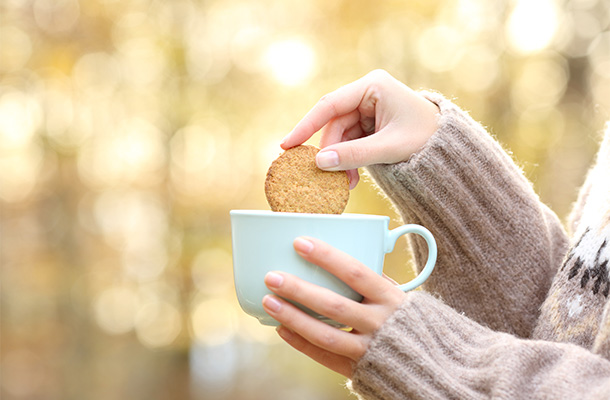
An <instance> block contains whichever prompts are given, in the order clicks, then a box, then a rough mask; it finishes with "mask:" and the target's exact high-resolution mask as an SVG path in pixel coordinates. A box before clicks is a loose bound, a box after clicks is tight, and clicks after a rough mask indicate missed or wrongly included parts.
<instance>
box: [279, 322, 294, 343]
mask: <svg viewBox="0 0 610 400" xmlns="http://www.w3.org/2000/svg"><path fill="white" fill-rule="evenodd" d="M275 331H276V332H277V334H278V335H280V337H281V338H282V339H284V340H290V339H291V338H292V336H293V334H292V331H291V330H290V329H288V328H285V327H283V326H281V325H280V326H278V327H277V328H275Z"/></svg>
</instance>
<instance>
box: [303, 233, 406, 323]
mask: <svg viewBox="0 0 610 400" xmlns="http://www.w3.org/2000/svg"><path fill="white" fill-rule="evenodd" d="M293 245H294V249H295V250H296V252H297V253H298V254H299V255H300V256H301V257H303V258H304V259H305V260H307V261H309V262H311V263H313V264H315V265H318V266H320V267H322V268H324V269H325V270H326V271H328V272H329V273H331V274H333V275H334V276H336V277H337V278H339V279H340V280H341V281H343V282H345V283H346V284H347V285H348V286H349V287H351V288H352V289H354V290H355V291H356V292H358V293H360V294H361V295H362V296H364V297H365V298H366V299H367V300H369V302H372V303H388V302H391V303H396V304H398V303H400V302H401V301H402V294H403V293H402V291H401V290H400V289H398V288H396V287H395V286H394V285H392V284H391V283H390V282H389V281H388V280H387V279H385V278H383V277H382V276H380V275H377V273H375V272H374V271H373V270H371V269H370V268H368V267H367V266H365V265H364V264H362V263H361V262H360V261H358V260H356V259H355V258H353V257H352V256H350V255H348V254H346V253H344V252H342V251H340V250H337V249H335V248H334V247H332V246H331V245H329V244H327V243H325V242H323V241H321V240H319V239H315V238H310V237H298V238H296V239H295V240H294V242H293ZM352 326H353V325H352ZM354 327H355V328H358V327H356V326H354Z"/></svg>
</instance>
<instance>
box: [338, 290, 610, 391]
mask: <svg viewBox="0 0 610 400" xmlns="http://www.w3.org/2000/svg"><path fill="white" fill-rule="evenodd" d="M350 385H351V389H352V390H354V391H355V392H356V393H358V394H359V395H361V396H362V397H363V398H366V399H405V398H413V399H437V398H459V399H488V398H505V399H551V398H552V399H577V398H578V399H607V398H608V393H610V362H609V361H608V360H606V359H604V358H602V357H600V356H598V355H595V354H593V353H591V352H589V351H587V350H585V349H583V348H582V347H579V346H575V345H571V344H565V343H551V342H544V341H533V340H524V339H518V338H516V337H514V336H511V335H508V334H504V333H498V332H493V331H491V330H490V329H487V328H484V327H482V326H481V325H478V324H476V323H475V322H473V321H472V320H469V319H468V318H466V317H464V316H463V315H460V314H458V313H456V312H455V311H454V310H452V309H451V308H449V307H447V306H446V305H445V304H443V303H442V302H441V301H439V300H438V299H436V298H434V297H432V296H430V295H428V294H426V293H423V292H411V293H409V294H408V296H407V299H406V301H405V302H404V303H403V304H402V305H401V306H400V307H399V309H398V310H397V311H396V313H394V314H393V315H392V317H390V319H389V320H388V321H387V323H386V324H384V325H383V326H382V327H381V328H380V329H379V331H378V332H377V334H376V336H375V339H374V340H373V341H372V342H371V344H370V347H369V350H368V351H367V353H366V354H365V355H364V356H363V357H362V358H361V359H360V361H359V362H358V364H357V366H356V369H355V371H354V374H353V376H352V381H351V382H350Z"/></svg>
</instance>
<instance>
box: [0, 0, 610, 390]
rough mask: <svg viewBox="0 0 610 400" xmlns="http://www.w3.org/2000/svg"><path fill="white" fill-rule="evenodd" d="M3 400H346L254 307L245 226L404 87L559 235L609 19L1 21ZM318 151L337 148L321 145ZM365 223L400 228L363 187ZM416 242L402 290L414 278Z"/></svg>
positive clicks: (590, 1)
mask: <svg viewBox="0 0 610 400" xmlns="http://www.w3.org/2000/svg"><path fill="white" fill-rule="evenodd" d="M0 12H1V13H0V201H1V204H2V208H1V214H0V218H1V220H0V224H1V225H0V226H1V230H0V240H1V242H0V263H1V264H0V265H1V270H0V273H1V277H0V278H1V291H0V296H1V297H0V298H1V302H2V303H1V313H0V322H1V332H0V333H1V335H0V344H1V346H0V363H1V378H0V379H1V385H0V388H1V396H2V398H3V399H7V400H8V399H74V400H76V399H78V400H81V399H93V400H98V399H99V400H106V399H244V400H250V399H270V398H272V399H275V398H286V399H293V400H298V399H321V400H324V399H328V400H330V399H345V398H348V397H349V395H348V392H347V391H346V389H344V388H343V386H342V385H343V379H342V377H340V376H338V375H336V374H334V373H332V372H329V371H327V370H325V369H323V368H322V367H320V366H318V365H317V364H315V363H313V362H312V361H310V360H308V359H307V358H305V357H304V356H302V355H300V354H298V353H296V352H294V351H293V350H291V349H290V348H288V346H285V345H284V344H283V343H281V342H280V340H279V339H278V338H277V337H276V335H275V332H274V331H273V329H271V328H267V327H263V326H260V325H259V324H258V323H257V322H256V320H254V319H253V318H251V317H248V316H246V315H245V314H244V313H243V312H241V310H240V309H239V307H238V305H237V300H236V298H235V295H234V289H233V280H232V279H233V278H232V270H231V268H232V266H231V239H230V224H229V210H231V209H267V208H268V206H267V203H266V201H265V198H264V193H263V181H264V175H265V173H266V170H267V168H268V165H269V164H270V162H271V160H273V159H274V158H275V157H276V156H277V155H278V154H279V151H280V149H279V146H278V143H279V141H280V139H281V138H282V137H283V136H284V135H285V134H286V133H287V132H289V131H290V129H291V128H292V127H293V126H294V125H295V124H296V122H297V121H298V120H299V119H300V118H301V117H302V116H303V115H304V114H305V113H306V112H307V110H308V109H309V108H310V107H311V106H313V104H314V103H315V102H316V101H317V100H318V99H319V98H320V97H321V96H322V95H323V94H325V93H327V92H329V91H331V90H333V89H335V88H337V87H339V86H340V85H343V84H345V83H348V82H350V81H352V80H355V79H357V78H359V77H361V76H363V75H364V74H366V73H367V72H369V71H370V70H373V69H376V68H383V69H386V70H387V71H389V72H390V73H391V74H393V75H394V76H395V77H397V78H398V79H400V80H402V81H403V82H405V83H406V84H408V85H410V86H411V87H413V88H415V89H418V88H426V89H433V90H438V91H440V92H442V93H443V94H444V95H446V96H447V97H449V98H452V99H453V100H454V101H455V102H456V103H457V104H459V105H460V106H461V107H462V108H464V109H466V110H469V111H470V113H471V115H472V116H473V117H474V118H475V119H476V120H479V121H481V122H482V123H483V124H484V125H485V126H486V127H488V129H489V130H490V131H491V132H492V134H493V135H495V136H496V137H497V138H498V139H499V140H500V141H501V143H502V144H503V145H504V146H505V147H506V149H508V150H509V151H511V152H512V154H513V156H514V157H515V159H516V160H517V161H518V163H519V165H521V166H522V167H523V169H524V171H525V173H526V174H527V176H528V177H529V178H530V179H531V180H532V182H533V184H534V186H535V188H536V190H537V191H538V193H539V194H540V196H541V198H542V200H543V201H544V202H545V203H547V204H549V205H550V206H551V207H552V208H553V209H554V210H555V211H556V212H557V213H558V214H559V215H560V216H561V217H562V218H563V217H565V215H566V214H567V212H568V211H569V208H570V205H571V203H572V202H573V201H574V200H575V195H576V191H577V188H578V187H579V185H581V184H582V182H583V178H584V173H585V171H586V169H587V166H588V165H589V164H590V162H591V160H592V157H593V155H594V152H595V149H596V146H597V140H598V138H599V137H600V132H601V131H602V129H603V128H604V123H605V121H606V120H607V119H608V118H609V117H610V32H609V31H608V28H609V26H610V3H609V2H607V1H603V0H569V1H568V0H414V1H398V0H393V1H392V0H389V1H383V0H382V1H375V2H371V1H363V0H342V1H341V0H338V1H329V0H311V1H295V0H260V1H259V0H255V1H251V0H248V1H246V0H224V1H221V0H216V1H213V0H210V1H203V0H201V1H199V0H172V1H170V0H165V1H163V0H4V1H3V2H2V3H1V4H0ZM313 143H314V144H316V143H317V137H314V139H313ZM348 211H349V212H362V213H372V214H383V215H389V216H391V217H392V218H393V221H392V224H394V225H396V224H397V223H398V220H397V216H396V214H395V213H394V211H393V210H392V208H391V206H390V204H389V203H388V202H387V201H386V200H385V199H383V198H382V197H381V196H380V195H379V194H378V193H377V191H376V190H375V189H374V188H373V187H372V185H371V184H370V181H366V180H365V181H364V182H361V184H360V185H359V186H358V188H357V189H355V190H354V191H353V193H352V198H351V200H350V204H349V206H348ZM405 247H406V246H405V243H404V242H401V243H400V244H399V245H398V246H397V250H396V251H395V252H394V253H392V254H391V255H389V256H388V257H386V272H387V273H388V274H389V275H391V276H392V277H394V278H395V279H397V280H399V281H404V280H406V279H408V278H409V276H410V272H409V268H410V257H409V254H408V251H407V249H406V248H405Z"/></svg>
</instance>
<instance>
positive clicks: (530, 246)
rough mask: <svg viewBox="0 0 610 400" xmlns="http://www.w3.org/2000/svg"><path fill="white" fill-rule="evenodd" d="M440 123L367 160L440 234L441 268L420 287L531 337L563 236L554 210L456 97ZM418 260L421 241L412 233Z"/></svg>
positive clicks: (444, 103)
mask: <svg viewBox="0 0 610 400" xmlns="http://www.w3.org/2000/svg"><path fill="white" fill-rule="evenodd" d="M425 96H426V97H427V98H428V99H429V100H431V101H433V102H434V103H436V104H438V106H439V108H440V117H439V128H438V130H437V132H435V134H434V135H433V136H432V137H431V138H430V139H429V141H428V143H427V144H426V145H425V146H424V147H423V148H422V149H421V150H420V151H419V152H418V153H416V154H414V155H413V156H412V157H411V158H410V159H409V160H408V161H405V162H402V163H398V164H388V165H386V164H378V165H372V166H369V167H368V172H369V174H370V175H371V176H372V177H373V179H374V180H375V182H376V183H377V184H378V185H379V186H380V187H381V189H382V190H383V191H384V192H385V193H386V194H387V195H388V197H389V198H390V200H391V201H392V203H393V204H394V205H395V206H396V208H397V209H398V211H399V213H400V214H401V216H402V218H403V220H404V221H405V223H416V224H421V225H423V226H425V227H427V228H428V229H429V230H430V231H431V232H432V233H433V234H434V237H435V238H436V240H437V243H438V248H439V254H438V259H437V264H436V268H435V271H434V272H433V274H432V276H431V277H430V278H429V279H428V281H427V282H426V283H425V284H424V286H423V288H424V289H425V290H426V291H429V292H432V293H434V294H436V295H438V296H440V297H442V298H443V300H444V301H445V302H446V303H447V304H448V305H449V306H451V307H453V308H454V309H456V310H457V311H459V312H462V313H465V314H466V315H467V316H468V317H470V318H472V319H474V320H475V321H477V322H479V323H482V324H484V325H486V326H488V327H490V328H492V329H494V330H499V331H504V332H508V333H513V334H516V335H519V336H521V337H528V336H529V335H530V334H531V332H532V330H533V327H534V325H535V322H536V319H537V317H538V309H539V307H540V304H541V303H542V302H543V300H544V298H545V296H546V294H547V291H548V289H549V287H550V284H551V281H552V277H553V275H554V274H555V272H556V270H557V268H558V266H559V265H560V264H561V260H562V258H563V257H564V255H565V252H566V246H567V237H566V234H565V232H564V230H563V227H562V226H561V223H560V221H559V220H558V218H557V217H556V216H555V214H553V213H552V212H551V211H550V210H549V209H548V208H547V207H546V206H545V205H544V204H542V203H541V202H540V200H539V199H538V197H537V195H536V194H535V193H534V191H533V188H532V186H531V184H530V183H529V182H528V181H527V179H526V178H525V177H524V176H523V173H522V172H521V170H520V169H519V168H518V167H517V166H516V165H515V164H514V162H513V161H512V159H511V158H510V157H509V156H508V155H507V153H506V152H505V151H504V150H503V149H502V148H501V147H500V145H499V144H498V143H497V142H496V141H495V140H494V139H493V138H492V137H491V136H490V135H489V134H488V133H487V132H486V131H485V129H484V128H483V127H482V126H481V125H479V124H478V123H476V122H475V121H473V120H472V119H471V118H470V116H469V115H468V114H467V113H465V112H464V111H462V110H460V109H459V108H458V107H457V106H455V105H454V104H453V103H451V102H450V101H448V100H446V99H444V98H443V97H442V96H440V95H438V94H434V93H426V94H425ZM410 236H412V237H409V243H410V245H411V248H412V252H413V254H414V257H415V261H416V265H417V267H418V268H420V267H421V266H423V264H424V263H425V260H426V257H427V248H426V244H425V242H424V241H423V240H422V239H421V238H419V237H416V235H410Z"/></svg>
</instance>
